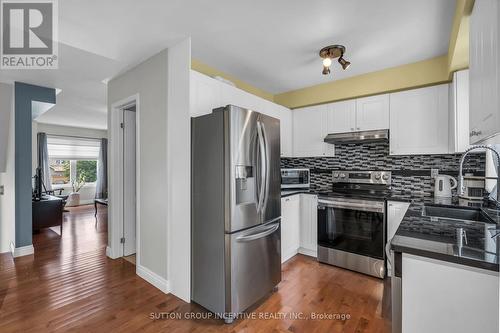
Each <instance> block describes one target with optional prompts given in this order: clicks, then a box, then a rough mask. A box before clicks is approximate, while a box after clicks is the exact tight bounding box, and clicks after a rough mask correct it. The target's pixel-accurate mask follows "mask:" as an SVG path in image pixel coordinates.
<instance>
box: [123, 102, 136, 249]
mask: <svg viewBox="0 0 500 333" xmlns="http://www.w3.org/2000/svg"><path fill="white" fill-rule="evenodd" d="M135 148H136V147H135V111H130V110H123V239H124V242H123V255H124V256H129V255H131V254H134V253H135V243H136V241H135V237H136V236H135V230H136V212H135V207H136V184H135V180H136V176H135V173H136V170H135Z"/></svg>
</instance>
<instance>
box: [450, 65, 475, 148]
mask: <svg viewBox="0 0 500 333" xmlns="http://www.w3.org/2000/svg"><path fill="white" fill-rule="evenodd" d="M449 124H450V126H449V128H450V153H463V152H464V151H465V150H466V149H467V148H469V147H470V145H469V70H462V71H458V72H455V73H454V74H453V81H452V82H451V84H450V121H449Z"/></svg>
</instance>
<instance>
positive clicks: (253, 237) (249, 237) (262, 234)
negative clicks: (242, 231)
mask: <svg viewBox="0 0 500 333" xmlns="http://www.w3.org/2000/svg"><path fill="white" fill-rule="evenodd" d="M279 227H280V224H279V223H275V224H273V225H272V226H271V227H268V228H266V229H265V230H264V231H262V232H259V233H256V234H250V235H247V236H239V237H238V238H236V240H237V241H238V242H250V241H253V240H257V239H259V238H264V237H266V236H269V235H270V234H272V233H273V232H275V231H276V230H278V228H279Z"/></svg>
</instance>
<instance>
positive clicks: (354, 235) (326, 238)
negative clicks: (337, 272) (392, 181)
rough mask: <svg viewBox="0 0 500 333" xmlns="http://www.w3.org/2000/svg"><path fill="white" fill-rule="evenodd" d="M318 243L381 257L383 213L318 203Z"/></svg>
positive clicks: (382, 256) (382, 249)
mask: <svg viewBox="0 0 500 333" xmlns="http://www.w3.org/2000/svg"><path fill="white" fill-rule="evenodd" d="M318 245H321V246H325V247H329V248H333V249H336V250H341V251H346V252H351V253H355V254H359V255H364V256H369V257H373V258H377V259H384V214H382V213H378V212H367V211H360V210H355V209H346V208H333V207H321V206H320V207H318Z"/></svg>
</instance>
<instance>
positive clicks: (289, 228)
mask: <svg viewBox="0 0 500 333" xmlns="http://www.w3.org/2000/svg"><path fill="white" fill-rule="evenodd" d="M317 210H318V197H317V196H316V195H312V194H296V195H292V196H288V197H285V198H281V262H282V263H283V262H285V261H287V260H288V259H290V258H292V257H293V256H294V255H296V254H297V253H301V254H305V255H308V256H312V257H316V253H317V231H316V230H317V220H318V218H317Z"/></svg>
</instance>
